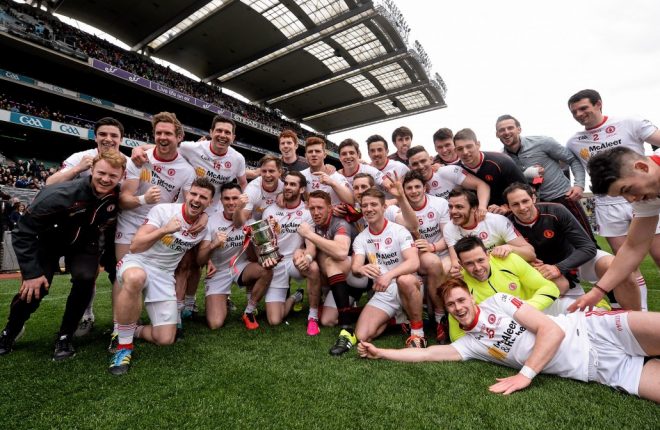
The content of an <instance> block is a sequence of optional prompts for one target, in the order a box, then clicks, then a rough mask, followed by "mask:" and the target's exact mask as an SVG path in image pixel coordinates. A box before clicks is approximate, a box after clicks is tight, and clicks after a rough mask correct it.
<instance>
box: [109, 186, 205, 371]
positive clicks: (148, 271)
mask: <svg viewBox="0 0 660 430" xmlns="http://www.w3.org/2000/svg"><path fill="white" fill-rule="evenodd" d="M214 192H215V187H214V186H213V184H212V183H211V182H210V180H209V179H207V178H197V179H195V181H194V182H193V184H192V186H191V188H190V191H189V192H188V193H187V194H186V202H185V203H169V204H166V203H163V204H159V205H156V206H154V207H152V209H151V210H150V211H149V213H148V214H147V217H146V218H145V220H144V222H143V225H142V226H141V227H140V229H139V230H138V231H137V233H135V236H134V238H133V241H132V243H131V245H130V253H129V254H126V255H125V256H124V257H123V258H122V259H121V260H119V262H118V263H117V280H118V283H119V293H118V294H117V297H116V300H115V303H114V311H115V316H116V318H117V325H118V327H117V329H118V333H119V342H118V345H117V351H116V352H115V354H114V356H113V358H112V361H111V363H110V368H109V371H110V373H112V374H113V375H123V374H125V373H126V372H128V369H129V367H130V364H131V355H132V352H133V337H134V336H136V337H138V338H142V339H145V340H147V341H149V342H153V343H155V344H157V345H170V344H172V343H174V339H175V336H176V327H177V319H178V314H179V312H178V310H177V304H176V291H175V279H174V271H175V270H176V267H177V266H178V264H179V262H180V261H181V258H183V256H184V254H185V253H186V252H187V251H188V250H189V249H191V248H193V247H194V246H195V245H197V244H198V243H199V242H201V241H202V239H204V237H205V235H206V230H205V229H202V231H200V232H198V233H193V232H191V228H192V226H193V225H194V223H195V222H196V221H197V220H198V219H199V217H200V216H201V215H202V213H203V212H204V210H206V208H207V207H208V206H209V204H211V201H212V200H213V193H214ZM143 293H144V302H145V304H146V305H145V306H146V308H147V313H148V314H149V319H150V321H151V324H150V325H146V326H140V327H139V328H138V326H137V321H138V318H139V317H140V311H141V307H142V306H141V305H142V295H143Z"/></svg>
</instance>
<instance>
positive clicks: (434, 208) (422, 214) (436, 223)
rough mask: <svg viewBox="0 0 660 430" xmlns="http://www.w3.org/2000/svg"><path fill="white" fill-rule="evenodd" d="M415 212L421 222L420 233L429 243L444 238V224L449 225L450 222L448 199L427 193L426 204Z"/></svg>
mask: <svg viewBox="0 0 660 430" xmlns="http://www.w3.org/2000/svg"><path fill="white" fill-rule="evenodd" d="M415 214H416V215H417V222H418V223H419V233H420V234H421V235H422V238H423V239H426V240H427V241H428V242H429V243H435V242H437V241H439V240H440V239H442V237H443V235H442V225H447V224H448V223H449V222H450V221H449V204H448V203H447V200H445V199H442V198H440V197H436V196H431V195H428V194H427V195H426V199H425V201H424V206H422V208H421V209H419V210H415Z"/></svg>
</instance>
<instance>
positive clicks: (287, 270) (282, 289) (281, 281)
mask: <svg viewBox="0 0 660 430" xmlns="http://www.w3.org/2000/svg"><path fill="white" fill-rule="evenodd" d="M289 278H295V279H301V280H302V279H304V276H302V275H301V274H300V272H299V271H298V269H296V266H294V264H293V258H285V259H283V260H282V261H280V262H279V263H277V266H275V268H274V269H273V280H272V281H270V286H269V287H268V291H267V292H266V297H265V299H264V300H265V301H266V303H270V302H282V303H283V302H285V301H286V296H287V293H288V292H289Z"/></svg>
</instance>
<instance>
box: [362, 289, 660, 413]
mask: <svg viewBox="0 0 660 430" xmlns="http://www.w3.org/2000/svg"><path fill="white" fill-rule="evenodd" d="M441 291H442V296H443V300H444V303H445V306H446V308H447V311H448V312H449V313H450V314H451V315H452V316H453V317H454V318H456V319H457V320H458V322H459V323H460V325H461V328H462V329H463V330H465V332H466V333H467V335H466V336H463V337H462V338H460V339H459V340H457V341H456V342H454V343H452V344H451V345H437V346H431V347H429V348H427V349H418V350H415V349H400V350H394V349H380V348H376V347H375V346H374V345H372V344H370V343H367V342H361V343H360V344H358V353H359V354H360V356H362V357H365V358H385V359H388V360H394V361H407V362H421V361H461V360H469V359H471V358H475V359H479V360H483V361H490V362H493V363H497V364H501V365H504V366H508V367H512V368H514V369H520V371H519V373H517V374H515V375H514V376H509V377H506V378H497V381H498V382H497V383H496V384H494V385H491V386H490V388H489V389H490V391H491V392H493V393H502V394H505V395H506V394H511V393H513V392H514V391H518V390H522V389H524V388H526V387H527V386H529V385H530V384H531V383H532V379H534V377H535V376H536V375H537V374H538V373H548V374H553V375H559V376H562V377H565V378H571V379H577V380H578V381H585V382H587V381H596V382H600V383H601V384H604V385H609V386H611V387H614V388H616V389H619V390H622V391H626V392H628V393H630V394H634V395H637V396H640V397H642V398H645V399H649V400H652V401H654V402H658V403H660V360H658V359H651V360H649V357H652V356H657V355H658V354H660V331H658V327H660V313H657V312H634V311H630V312H628V311H621V310H620V311H610V312H608V311H597V312H586V313H573V314H569V315H560V316H556V317H551V316H547V315H545V314H543V313H542V312H541V311H539V310H537V309H535V308H533V307H532V306H530V305H528V304H525V303H524V302H523V301H522V300H521V299H519V298H517V297H513V296H511V295H508V294H504V293H497V294H495V295H494V296H492V297H490V298H488V299H486V300H484V301H483V302H481V303H480V304H478V305H477V304H476V303H475V301H474V298H473V297H472V296H471V295H470V292H469V291H468V286H467V285H466V284H465V282H463V281H462V280H460V279H451V280H449V281H447V282H446V283H445V284H444V285H443V288H442V290H441Z"/></svg>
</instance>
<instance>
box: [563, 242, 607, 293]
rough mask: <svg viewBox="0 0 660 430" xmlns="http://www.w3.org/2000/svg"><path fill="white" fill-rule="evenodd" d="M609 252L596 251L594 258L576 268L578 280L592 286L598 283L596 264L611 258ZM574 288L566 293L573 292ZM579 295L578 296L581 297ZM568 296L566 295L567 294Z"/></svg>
mask: <svg viewBox="0 0 660 430" xmlns="http://www.w3.org/2000/svg"><path fill="white" fill-rule="evenodd" d="M611 255H612V254H610V253H609V252H606V251H603V250H602V249H597V250H596V256H595V257H594V258H592V259H591V260H589V261H587V262H586V263H584V264H583V265H582V266H580V267H578V278H580V280H581V281H587V282H590V283H592V284H595V283H596V282H598V280H599V279H600V278H598V275H597V274H596V263H597V262H598V260H600V259H601V258H603V257H607V256H611ZM574 289H575V288H571V289H570V290H568V291H571V290H574ZM582 294H584V291H582ZM582 294H579V295H582ZM567 295H568V293H567Z"/></svg>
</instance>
